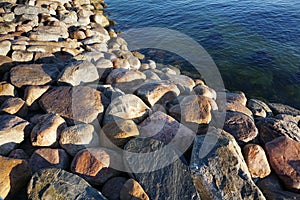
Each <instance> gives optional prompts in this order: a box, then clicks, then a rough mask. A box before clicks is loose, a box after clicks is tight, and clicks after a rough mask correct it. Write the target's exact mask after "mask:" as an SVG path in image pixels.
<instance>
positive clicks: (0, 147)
mask: <svg viewBox="0 0 300 200" xmlns="http://www.w3.org/2000/svg"><path fill="white" fill-rule="evenodd" d="M28 125H29V123H28V122H27V121H26V120H24V119H22V118H19V117H17V116H14V115H0V155H7V154H8V153H9V152H10V151H12V150H13V149H15V148H16V147H17V146H18V145H19V144H20V143H21V142H22V141H23V140H24V137H25V128H26V127H27V126H28Z"/></svg>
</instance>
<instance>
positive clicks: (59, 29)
mask: <svg viewBox="0 0 300 200" xmlns="http://www.w3.org/2000/svg"><path fill="white" fill-rule="evenodd" d="M56 23H57V25H55V26H39V27H38V28H36V29H34V31H32V32H30V34H29V38H30V39H31V40H37V41H57V42H58V41H59V40H61V39H66V38H68V37H69V33H68V28H67V26H66V25H65V24H64V23H63V22H56Z"/></svg>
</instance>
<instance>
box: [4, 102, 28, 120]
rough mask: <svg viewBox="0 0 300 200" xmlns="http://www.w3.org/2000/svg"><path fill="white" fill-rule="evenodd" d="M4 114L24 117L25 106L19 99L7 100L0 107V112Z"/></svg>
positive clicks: (25, 112) (25, 113)
mask: <svg viewBox="0 0 300 200" xmlns="http://www.w3.org/2000/svg"><path fill="white" fill-rule="evenodd" d="M1 111H2V112H5V113H7V114H11V115H17V116H19V117H26V115H27V106H26V104H25V101H23V99H21V98H8V99H7V100H6V101H4V102H3V104H2V105H1V107H0V112H1Z"/></svg>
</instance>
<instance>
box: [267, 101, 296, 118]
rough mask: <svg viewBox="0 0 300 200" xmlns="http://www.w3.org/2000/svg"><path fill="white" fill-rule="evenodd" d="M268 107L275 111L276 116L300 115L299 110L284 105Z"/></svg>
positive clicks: (269, 104)
mask: <svg viewBox="0 0 300 200" xmlns="http://www.w3.org/2000/svg"><path fill="white" fill-rule="evenodd" d="M268 106H269V107H270V108H271V110H272V111H273V113H274V115H278V114H287V115H293V116H295V115H300V110H297V109H295V108H293V107H291V106H287V105H283V104H280V103H268Z"/></svg>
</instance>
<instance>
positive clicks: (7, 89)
mask: <svg viewBox="0 0 300 200" xmlns="http://www.w3.org/2000/svg"><path fill="white" fill-rule="evenodd" d="M15 94H16V91H15V87H14V86H13V85H11V84H10V83H7V82H0V96H12V97H13V96H15Z"/></svg>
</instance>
